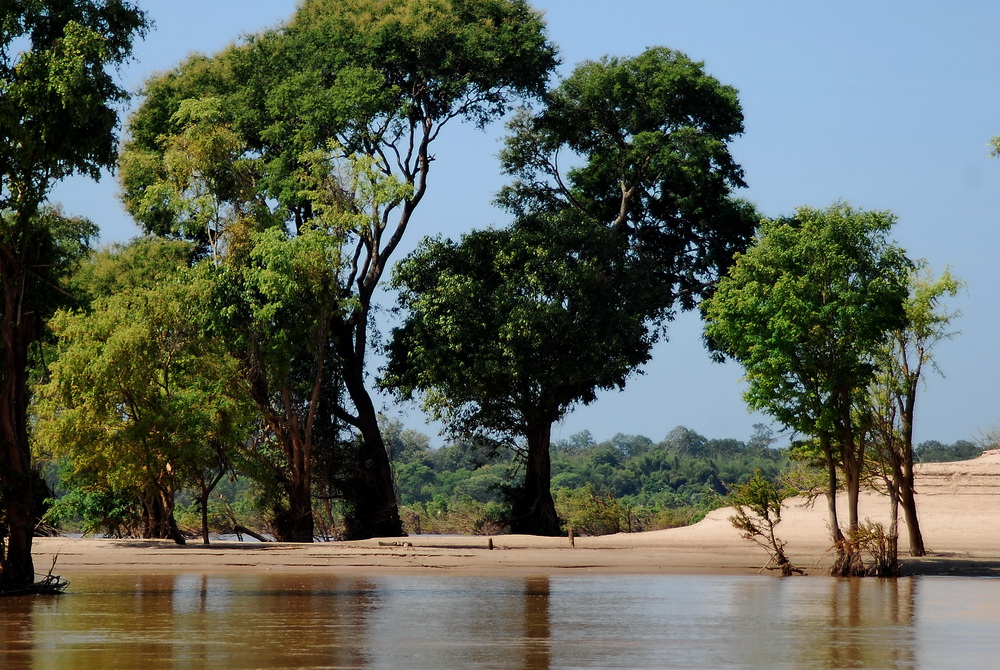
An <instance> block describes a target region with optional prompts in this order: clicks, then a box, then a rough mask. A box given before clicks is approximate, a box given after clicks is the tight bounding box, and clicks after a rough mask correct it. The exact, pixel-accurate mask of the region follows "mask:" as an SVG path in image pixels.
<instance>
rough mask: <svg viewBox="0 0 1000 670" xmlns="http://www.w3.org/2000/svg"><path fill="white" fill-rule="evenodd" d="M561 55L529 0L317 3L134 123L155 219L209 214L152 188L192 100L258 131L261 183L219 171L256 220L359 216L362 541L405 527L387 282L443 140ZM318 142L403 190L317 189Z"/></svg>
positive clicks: (351, 422)
mask: <svg viewBox="0 0 1000 670" xmlns="http://www.w3.org/2000/svg"><path fill="white" fill-rule="evenodd" d="M554 65H555V55H554V49H553V47H552V46H551V45H550V44H549V43H548V42H547V40H546V39H545V35H544V26H543V23H542V20H541V17H540V15H539V14H538V13H537V12H535V11H534V10H532V9H531V8H530V7H529V6H528V5H527V3H526V2H524V1H523V0H486V1H483V0H449V1H447V2H441V1H439V0H351V1H350V2H342V1H339V0H338V1H334V0H308V1H307V2H305V3H303V4H302V5H301V7H300V8H299V10H298V11H297V12H296V14H295V15H294V16H293V17H292V19H291V20H290V21H289V22H288V23H287V24H286V25H284V26H282V27H280V28H278V29H276V30H273V31H269V32H266V33H262V34H260V35H257V36H254V37H253V38H252V39H250V40H249V41H248V42H247V43H246V44H244V45H242V46H238V47H234V48H232V49H230V50H228V51H227V52H225V53H223V54H220V55H219V56H217V57H215V58H213V59H209V60H208V61H206V60H205V59H194V60H192V61H189V62H188V63H187V64H186V65H185V66H184V67H182V68H181V69H179V70H178V71H177V72H172V73H168V74H166V75H164V76H163V77H161V78H159V79H158V80H156V81H154V82H151V83H150V85H149V86H148V87H147V97H146V101H145V103H144V104H143V107H142V109H141V110H140V111H139V113H138V114H137V115H136V116H135V118H134V119H133V121H132V126H131V127H132V130H133V138H134V139H133V142H132V143H131V144H130V145H129V147H128V148H127V151H126V154H125V156H124V157H123V175H124V177H123V184H124V186H125V200H126V203H127V204H128V205H129V207H130V210H131V211H132V212H133V214H134V215H136V216H137V218H139V219H140V220H141V221H142V222H143V224H144V225H145V226H146V227H147V228H148V229H149V230H156V231H159V232H171V233H175V234H176V233H178V232H183V230H182V229H183V228H184V226H185V225H188V224H184V225H182V223H183V222H185V221H186V222H191V221H193V217H192V216H189V215H188V214H187V213H186V212H192V211H194V210H192V209H191V208H177V207H173V206H171V205H170V202H171V197H172V196H171V197H163V196H161V197H157V198H147V196H148V195H149V194H150V193H151V189H153V190H155V189H158V188H160V187H162V186H163V185H164V184H167V183H168V182H169V171H168V170H167V169H166V164H165V154H166V147H167V145H171V146H175V147H177V146H181V144H179V143H177V142H174V141H173V140H170V139H167V138H172V137H177V136H179V135H181V134H183V133H184V132H185V130H184V129H185V128H186V127H189V124H188V122H186V121H184V119H183V118H181V117H178V116H177V113H178V110H179V109H180V106H181V104H182V103H183V102H184V101H185V100H186V99H189V98H207V97H215V98H218V99H220V100H221V105H220V106H219V107H218V108H217V109H220V110H222V112H223V113H224V115H225V119H226V121H227V124H228V125H229V126H230V127H231V128H232V129H233V130H234V131H235V132H236V133H237V135H238V136H239V137H241V138H242V139H243V148H242V151H238V152H230V153H225V152H224V156H226V160H231V159H232V158H233V157H238V158H239V166H240V168H241V169H242V168H244V167H249V168H250V170H251V174H252V178H250V179H246V180H240V181H239V188H233V189H230V188H229V187H230V184H228V183H226V182H225V181H224V180H219V181H217V182H216V186H215V187H213V186H212V184H210V183H209V182H203V185H206V186H208V187H209V188H216V187H217V188H218V191H217V192H216V196H220V197H221V198H222V200H219V199H218V198H217V201H216V202H217V203H222V202H226V203H227V205H226V207H224V208H223V209H226V210H229V211H232V212H235V213H236V216H235V217H234V218H235V219H236V220H237V221H239V220H241V219H242V220H243V221H244V222H248V223H247V226H246V227H247V228H249V229H259V228H261V227H262V226H266V225H271V224H273V223H275V222H278V223H279V224H280V225H281V226H282V227H286V228H287V229H289V230H291V231H292V234H298V233H299V232H300V231H302V230H303V229H304V228H306V227H308V226H310V225H312V224H311V223H310V222H311V221H312V220H313V219H314V218H315V217H316V216H317V215H318V214H319V210H320V209H321V207H319V206H317V205H318V203H317V200H316V194H317V193H323V194H324V195H323V197H325V198H326V202H325V203H319V204H326V205H328V206H330V207H339V209H340V210H341V211H342V212H344V213H346V214H349V215H352V216H354V218H353V221H354V225H353V227H351V229H350V230H349V233H348V234H347V235H346V236H345V238H344V243H343V246H342V249H341V259H342V262H341V263H340V264H339V265H338V270H339V271H340V274H339V294H338V296H337V297H336V300H337V304H338V305H350V309H348V310H346V311H341V310H330V311H331V313H334V312H335V314H336V316H334V317H332V321H331V340H330V341H331V343H333V345H334V346H335V351H334V353H333V356H332V357H331V358H329V359H328V360H329V361H330V362H331V364H332V367H331V371H332V372H334V373H335V374H336V375H337V385H339V386H340V388H341V389H343V393H337V394H336V397H334V398H333V399H332V402H330V405H331V409H330V411H331V412H332V413H333V414H334V415H335V418H336V420H337V421H339V422H342V423H346V424H347V425H348V426H350V427H351V428H352V429H353V430H354V431H355V432H356V433H357V434H358V435H359V436H360V439H359V440H357V441H356V444H357V448H356V453H355V454H353V455H352V457H351V458H349V459H346V461H345V462H347V463H349V464H350V468H351V472H350V473H349V474H350V476H349V477H345V478H344V479H343V495H344V496H345V498H346V499H347V503H348V504H347V509H348V519H347V526H346V528H345V531H344V533H345V536H346V537H355V538H356V537H370V536H373V535H399V534H401V533H402V525H401V523H400V520H399V515H398V511H397V509H396V503H395V491H394V488H393V483H392V471H391V468H390V464H389V461H388V458H387V456H386V449H385V444H384V440H383V439H382V436H381V434H380V433H379V430H378V414H377V412H376V410H375V404H374V402H373V401H372V397H371V394H370V391H369V389H368V388H367V384H366V374H367V369H368V362H367V361H368V353H369V350H370V348H371V346H372V342H371V341H370V339H371V319H372V309H373V308H374V306H375V305H374V301H375V296H376V289H377V287H378V286H379V284H380V282H381V280H382V276H383V274H384V272H385V270H386V268H387V267H388V264H389V260H390V258H391V256H392V254H393V253H394V252H395V250H396V248H397V247H398V245H399V243H400V241H401V240H402V238H403V236H404V234H405V233H406V231H407V229H408V227H409V226H410V223H411V221H412V220H413V217H414V213H415V212H416V210H417V207H418V206H419V204H420V202H421V201H422V200H423V198H424V195H425V193H426V192H427V188H428V177H429V175H430V174H431V165H432V158H433V156H432V153H431V147H432V145H433V143H434V141H435V140H436V139H437V138H438V137H439V136H440V134H441V132H442V131H443V130H444V128H445V126H447V125H448V124H449V122H451V121H453V120H455V119H461V120H468V121H472V122H474V123H476V124H477V125H479V126H484V125H486V124H487V123H489V122H490V121H491V120H494V119H496V118H499V117H500V116H501V115H502V114H503V113H505V111H506V110H507V109H508V107H509V104H510V101H511V100H513V99H515V98H522V97H526V96H534V95H538V94H540V93H541V92H542V91H543V88H544V84H545V81H546V79H547V77H548V74H549V72H550V71H551V69H552V68H553V67H554ZM213 124H215V121H213ZM210 127H211V125H210V126H205V128H210ZM209 135H211V133H209ZM216 135H218V134H217V133H216ZM200 136H201V137H203V138H204V137H206V136H207V135H206V134H205V133H202V134H201V135H200ZM316 152H334V153H335V154H336V155H337V156H338V157H340V158H343V159H345V160H347V161H349V162H351V163H352V164H357V161H358V160H361V159H363V160H366V161H368V166H369V169H370V171H371V172H372V173H377V174H378V175H380V176H381V178H382V183H385V181H389V182H392V183H395V184H398V185H401V186H402V187H403V188H402V189H401V190H400V191H398V193H397V195H395V196H393V197H390V198H387V199H383V198H380V197H369V196H371V195H373V194H359V193H358V192H357V191H356V190H354V189H352V188H350V187H347V188H344V187H343V186H344V184H343V180H342V179H339V178H338V177H339V175H337V174H335V173H330V174H328V175H327V176H328V177H330V179H326V180H320V181H319V182H318V183H322V184H325V187H324V188H323V189H319V190H317V189H314V188H303V185H302V176H303V174H308V175H313V177H316V176H318V175H317V174H316V171H315V166H316V165H317V161H316ZM333 164H336V161H334V163H333ZM185 183H186V182H185ZM313 183H317V182H316V181H314V182H313ZM247 185H249V186H250V187H251V188H250V189H249V191H248V190H247V188H246V186H247ZM168 190H169V189H168ZM188 190H189V192H190V193H195V192H201V190H202V189H201V188H197V189H188ZM176 191H177V189H176V188H174V189H173V190H172V191H170V192H171V193H173V192H176ZM359 195H360V196H361V197H358V196H359ZM227 199H228V200H227ZM260 203H265V204H268V203H270V204H272V205H277V207H276V208H272V210H271V212H270V214H269V215H268V216H267V217H263V218H265V219H266V218H270V220H269V221H263V222H262V221H261V219H262V216H261V213H260V210H259V207H257V206H258V205H260ZM197 211H199V212H204V211H206V210H204V209H199V210H197ZM178 212H180V213H181V216H178ZM216 225H217V224H216V223H212V224H211V225H210V226H209V228H210V229H211V230H212V233H211V234H212V235H215V234H217V231H216V228H215V227H213V226H216ZM188 227H189V228H191V229H192V230H193V229H194V228H198V229H199V230H205V227H204V226H200V225H190V226H188ZM238 229H239V228H237V230H238ZM205 236H206V238H207V236H208V233H205ZM206 242H207V239H206Z"/></svg>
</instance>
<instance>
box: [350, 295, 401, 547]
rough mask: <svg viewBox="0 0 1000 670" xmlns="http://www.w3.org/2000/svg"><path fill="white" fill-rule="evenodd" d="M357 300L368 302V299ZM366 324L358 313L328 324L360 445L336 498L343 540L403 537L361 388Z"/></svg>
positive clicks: (374, 416)
mask: <svg viewBox="0 0 1000 670" xmlns="http://www.w3.org/2000/svg"><path fill="white" fill-rule="evenodd" d="M362 298H363V300H369V301H370V299H371V297H370V295H363V296H362ZM367 319H368V316H367V310H365V309H362V310H360V311H359V312H358V313H356V314H355V315H354V319H353V321H351V322H344V321H341V322H338V323H335V324H334V328H335V333H336V336H337V344H338V348H339V352H340V358H341V372H342V374H343V383H344V388H345V389H346V390H347V393H348V395H349V396H350V399H351V402H352V403H353V405H354V408H355V411H356V412H357V415H356V416H355V417H353V418H352V419H351V420H350V423H352V424H353V425H354V427H355V428H357V429H358V431H359V432H360V433H361V443H360V445H359V446H358V449H357V452H356V455H355V459H354V462H353V463H352V467H351V471H350V473H349V474H348V476H347V478H346V479H347V481H346V484H345V486H344V490H343V492H342V493H343V495H344V499H345V502H346V506H345V507H346V509H345V513H344V535H343V537H344V539H345V540H365V539H369V538H372V537H403V536H405V535H406V533H405V532H404V531H403V522H402V520H401V519H400V518H399V507H398V505H397V504H396V483H395V481H394V479H393V477H392V466H391V465H390V463H389V454H388V452H387V451H386V449H385V441H384V440H383V439H382V433H381V431H380V430H379V427H378V412H377V411H376V410H375V404H374V403H373V402H372V399H371V395H370V394H369V393H368V389H367V388H366V387H365V376H364V367H365V351H366V348H367Z"/></svg>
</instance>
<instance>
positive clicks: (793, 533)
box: [34, 450, 1000, 576]
mask: <svg viewBox="0 0 1000 670" xmlns="http://www.w3.org/2000/svg"><path fill="white" fill-rule="evenodd" d="M917 491H918V513H919V516H920V523H921V528H922V530H923V533H924V540H925V544H926V546H927V548H928V550H929V551H930V552H931V555H930V556H927V557H923V558H910V557H908V556H907V555H906V554H905V547H906V539H905V538H906V534H905V528H903V529H901V542H900V546H901V549H903V550H904V551H903V552H902V557H901V559H902V561H903V563H904V566H905V570H906V573H907V574H955V575H989V576H1000V532H998V531H1000V450H997V451H990V452H987V453H985V454H984V455H983V456H981V457H980V458H978V459H975V460H972V461H962V462H958V463H935V464H927V465H923V466H919V467H918V473H917ZM786 505H787V507H786V509H785V510H784V512H783V514H782V522H781V524H780V525H779V526H778V535H779V537H781V539H783V540H785V541H787V543H788V544H787V546H786V547H785V551H786V553H787V555H788V556H789V558H790V559H791V560H792V562H793V563H795V564H796V565H797V566H799V567H803V568H805V569H807V570H808V571H809V572H811V573H813V574H824V573H825V571H826V568H827V567H828V566H829V564H830V562H831V558H832V556H831V552H830V541H829V532H828V530H827V526H826V509H825V504H824V502H823V501H822V500H820V501H818V503H817V504H816V505H815V506H809V505H807V504H805V501H804V500H802V499H792V500H789V501H787V503H786ZM731 514H732V510H731V509H719V510H715V511H714V512H712V513H710V514H709V515H708V516H707V517H706V518H705V519H704V520H703V521H701V522H700V523H697V524H695V525H693V526H688V527H685V528H675V529H670V530H661V531H653V532H648V533H631V534H618V535H607V536H602V537H580V538H576V540H575V547H571V546H570V544H569V540H568V539H566V538H543V537H534V536H526V535H498V536H494V537H492V538H486V537H438V536H432V535H416V536H412V537H408V538H402V539H399V538H392V539H382V540H378V539H375V540H366V541H360V542H330V543H316V544H289V543H267V544H261V543H256V542H242V543H241V542H225V543H213V544H210V545H203V544H200V543H195V542H191V543H189V544H187V545H186V546H178V545H176V544H174V543H173V542H169V541H150V540H107V539H89V538H84V539H73V538H60V537H56V538H36V539H35V542H34V554H35V569H36V570H38V571H40V572H44V571H46V570H47V569H48V567H49V565H50V564H51V563H52V560H53V558H54V557H57V563H56V569H55V572H56V573H57V574H60V573H64V574H71V573H79V572H113V573H124V572H135V573H150V572H223V571H224V572H232V571H268V570H270V571H276V572H278V571H280V572H289V571H313V572H315V571H329V572H336V573H341V574H377V573H400V574H414V573H433V574H441V573H456V574H480V575H530V574H553V575H555V574H587V573H594V574H655V573H672V574H706V573H716V574H756V573H758V572H760V571H761V568H762V567H763V566H764V564H765V563H766V561H767V556H766V554H765V552H764V551H763V550H762V549H760V548H758V547H756V546H754V545H752V544H750V543H749V542H747V541H745V540H742V539H741V538H740V537H739V535H738V533H737V531H736V530H735V529H733V527H732V526H731V525H730V523H729V521H728V518H729V516H730V515H731ZM861 515H862V518H864V517H870V518H871V519H873V520H878V521H887V520H888V499H887V498H885V497H884V496H881V495H878V494H877V493H868V494H865V495H864V497H863V500H862V503H861ZM490 542H492V547H493V548H492V549H490V548H489V543H490Z"/></svg>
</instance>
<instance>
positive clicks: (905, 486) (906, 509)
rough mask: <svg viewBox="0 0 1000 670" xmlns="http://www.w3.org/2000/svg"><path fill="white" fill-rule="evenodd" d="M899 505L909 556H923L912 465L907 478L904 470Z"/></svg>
mask: <svg viewBox="0 0 1000 670" xmlns="http://www.w3.org/2000/svg"><path fill="white" fill-rule="evenodd" d="M907 479H909V481H907ZM899 505H900V507H902V508H903V519H904V520H905V521H906V534H907V537H908V538H909V541H910V555H911V556H925V555H926V554H927V549H926V547H924V536H923V533H921V532H920V521H919V519H918V518H917V500H916V497H915V492H914V490H913V466H912V465H911V466H910V475H909V477H907V476H906V474H905V470H904V475H903V481H902V482H901V485H900V487H899Z"/></svg>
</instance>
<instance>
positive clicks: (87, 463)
mask: <svg viewBox="0 0 1000 670" xmlns="http://www.w3.org/2000/svg"><path fill="white" fill-rule="evenodd" d="M189 256H190V247H189V245H187V244H183V243H167V242H161V241H157V240H139V241H137V242H135V243H133V244H132V245H131V246H130V247H127V248H123V249H116V250H113V251H111V252H109V253H105V254H101V255H99V256H98V258H97V259H96V260H95V264H96V265H100V266H101V267H99V268H94V269H92V270H91V271H90V272H89V274H90V277H89V279H90V281H91V282H93V283H92V284H91V286H92V288H93V289H94V290H95V293H96V295H95V298H94V301H93V303H92V305H91V307H90V309H88V310H81V311H61V312H59V313H58V314H57V315H56V316H55V317H54V318H53V319H52V322H51V325H52V329H53V331H54V333H55V335H56V336H57V338H58V345H57V348H56V351H57V353H56V358H55V360H53V361H52V362H51V363H50V365H49V369H48V379H47V381H46V382H45V383H43V384H41V385H39V386H38V387H37V388H36V390H35V392H36V396H37V398H36V401H35V402H34V403H33V415H34V417H35V431H34V433H35V434H34V442H35V443H36V446H37V448H38V449H39V450H41V451H42V452H44V453H46V454H48V455H50V456H53V457H56V458H63V459H66V460H67V461H68V462H69V463H70V464H71V467H70V470H69V472H70V476H71V478H72V476H73V475H74V474H78V475H81V474H84V473H87V474H88V475H89V476H90V478H91V481H92V482H93V483H95V484H96V485H98V486H100V487H101V488H103V489H104V490H106V491H108V492H118V493H123V492H128V493H129V494H131V495H132V496H134V498H136V499H138V501H139V502H140V503H141V507H142V527H143V530H142V533H143V536H144V537H153V538H169V539H173V540H175V541H176V542H178V543H179V544H183V543H184V538H183V537H182V536H181V534H180V531H179V530H178V528H177V524H176V521H175V520H174V515H173V510H174V494H175V492H176V491H177V490H178V489H180V488H192V489H196V490H198V491H199V493H200V495H199V503H200V504H201V506H202V508H203V510H204V509H206V508H207V503H208V496H209V494H210V493H211V491H212V489H213V488H214V486H215V485H216V484H218V482H219V481H220V480H221V478H222V477H223V476H224V475H225V474H226V473H227V472H228V471H229V469H230V468H231V465H230V462H231V460H232V455H233V454H234V453H235V452H236V451H237V450H238V449H239V448H240V447H241V446H242V445H243V443H244V442H245V441H246V439H247V436H246V431H247V426H248V425H249V421H248V412H247V407H248V404H247V402H246V399H245V396H244V394H243V392H242V386H241V384H240V383H239V375H238V367H237V361H236V360H235V359H233V358H232V357H231V356H229V355H228V354H227V352H226V350H225V349H224V348H223V346H222V343H221V342H220V341H219V340H218V338H213V337H210V336H209V334H208V332H207V326H208V320H207V319H206V318H205V316H204V315H205V311H206V310H205V308H206V307H207V305H208V304H209V301H210V298H211V294H212V290H213V283H212V281H211V279H210V278H209V277H208V276H206V275H205V273H204V272H199V271H198V270H197V269H191V268H189V267H188V265H187V261H188V258H189ZM119 259H120V260H119ZM108 289H110V292H105V291H107V290H108ZM203 521H204V518H203ZM202 531H203V536H204V540H205V541H206V542H207V529H206V528H203V529H202Z"/></svg>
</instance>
